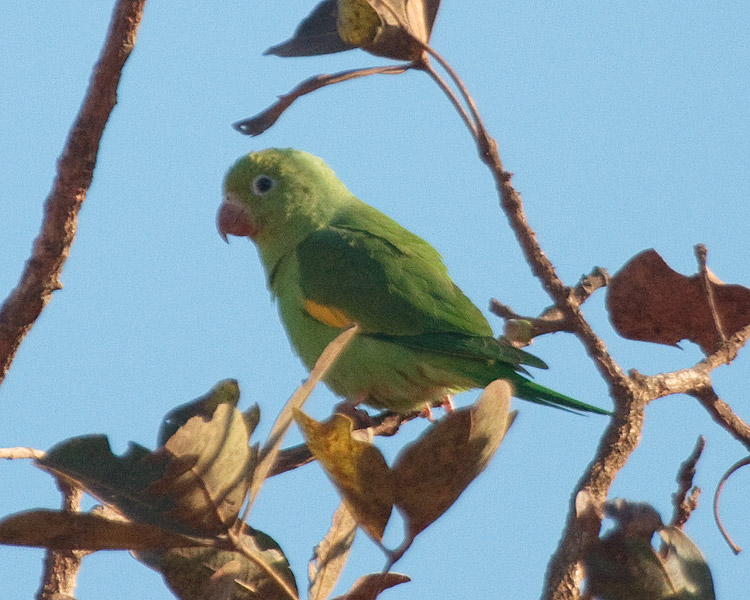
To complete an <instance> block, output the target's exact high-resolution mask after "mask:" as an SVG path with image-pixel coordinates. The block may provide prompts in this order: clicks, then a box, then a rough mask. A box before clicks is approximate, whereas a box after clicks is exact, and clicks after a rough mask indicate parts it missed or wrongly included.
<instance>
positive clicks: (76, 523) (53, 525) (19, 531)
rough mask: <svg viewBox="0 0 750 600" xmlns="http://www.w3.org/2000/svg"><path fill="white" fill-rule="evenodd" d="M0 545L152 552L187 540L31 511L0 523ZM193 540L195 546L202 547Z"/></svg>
mask: <svg viewBox="0 0 750 600" xmlns="http://www.w3.org/2000/svg"><path fill="white" fill-rule="evenodd" d="M0 543H2V544H8V545H11V546H35V547H40V548H50V549H52V550H89V551H92V552H93V551H96V550H151V549H154V548H171V547H174V546H178V545H187V544H189V543H191V542H190V540H189V539H187V538H185V537H184V536H182V535H179V534H176V533H172V532H169V531H165V530H164V529H161V528H159V527H156V526H154V525H146V524H143V523H132V522H129V521H113V520H111V519H106V518H104V517H99V516H96V515H91V514H86V513H76V512H63V511H56V510H30V511H26V512H21V513H16V514H14V515H10V516H9V517H6V518H5V519H3V520H2V521H0ZM203 543H205V541H203V542H201V541H200V540H196V544H198V545H202V544H203Z"/></svg>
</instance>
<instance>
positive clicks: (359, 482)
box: [294, 410, 393, 541]
mask: <svg viewBox="0 0 750 600" xmlns="http://www.w3.org/2000/svg"><path fill="white" fill-rule="evenodd" d="M294 419H295V421H296V422H297V425H299V428H300V429H301V430H302V434H303V435H304V437H305V441H306V442H307V447H308V448H309V449H310V452H312V454H313V456H315V458H316V459H317V460H318V462H319V463H320V465H321V466H322V467H323V469H324V470H325V472H326V473H327V474H328V477H330V479H331V481H332V482H333V484H334V485H335V486H336V488H337V489H338V490H339V493H340V494H341V497H342V499H343V500H344V502H345V503H346V505H347V507H348V508H349V510H350V511H351V512H352V515H354V518H355V519H356V520H357V523H358V524H359V526H360V527H362V529H363V530H364V531H365V533H367V535H369V536H370V537H372V538H374V539H376V540H378V541H380V540H381V539H382V537H383V531H385V526H386V524H387V523H388V519H389V518H390V516H391V510H392V508H393V484H392V481H391V473H390V470H389V469H388V465H387V464H386V462H385V459H384V458H383V455H382V454H381V453H380V451H379V450H378V449H377V448H376V447H375V446H373V445H372V444H370V443H368V442H363V441H360V440H355V439H353V438H352V420H351V419H350V418H349V417H346V416H344V415H340V414H335V415H333V416H332V417H331V418H330V419H329V420H328V421H326V422H324V423H320V422H318V421H316V420H315V419H313V418H311V417H308V416H307V415H306V414H305V413H304V412H302V411H301V410H295V411H294Z"/></svg>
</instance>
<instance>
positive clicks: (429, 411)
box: [419, 404, 435, 423]
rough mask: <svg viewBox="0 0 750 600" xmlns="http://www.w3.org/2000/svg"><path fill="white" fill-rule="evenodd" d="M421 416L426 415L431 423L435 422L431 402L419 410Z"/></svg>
mask: <svg viewBox="0 0 750 600" xmlns="http://www.w3.org/2000/svg"><path fill="white" fill-rule="evenodd" d="M419 416H420V417H424V418H425V419H427V420H428V421H429V422H430V423H434V422H435V417H433V416H432V407H431V406H430V405H429V404H425V405H424V407H423V408H422V410H420V411H419Z"/></svg>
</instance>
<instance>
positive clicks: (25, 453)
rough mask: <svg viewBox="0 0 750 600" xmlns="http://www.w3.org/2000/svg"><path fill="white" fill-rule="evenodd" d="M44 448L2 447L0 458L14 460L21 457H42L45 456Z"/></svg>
mask: <svg viewBox="0 0 750 600" xmlns="http://www.w3.org/2000/svg"><path fill="white" fill-rule="evenodd" d="M44 454H45V452H44V450H37V449H36V448H24V447H21V446H19V447H17V448H0V459H3V458H4V459H6V460H14V459H19V458H33V459H37V458H42V457H43V456H44Z"/></svg>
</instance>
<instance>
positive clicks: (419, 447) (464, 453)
mask: <svg viewBox="0 0 750 600" xmlns="http://www.w3.org/2000/svg"><path fill="white" fill-rule="evenodd" d="M510 396H511V388H510V385H509V384H508V383H507V382H505V381H501V380H498V381H493V382H492V383H491V384H490V385H488V386H487V388H486V389H485V390H484V392H483V393H482V395H481V396H480V397H479V399H478V400H477V402H476V404H475V405H474V406H470V407H466V408H462V409H459V410H455V411H453V412H451V413H448V414H447V415H446V416H445V417H443V418H442V419H440V420H439V421H438V422H436V423H435V424H433V425H432V426H431V427H430V428H429V429H428V430H427V431H426V432H425V434H424V435H422V437H421V438H419V439H418V440H417V441H416V442H414V443H413V444H411V445H409V446H407V447H406V448H405V449H404V450H403V451H402V452H401V454H400V455H399V457H398V458H397V460H396V464H395V466H394V467H393V476H394V491H395V496H396V498H395V503H396V505H397V506H398V507H399V508H400V509H401V511H402V512H403V514H404V517H405V518H406V521H407V523H408V530H409V538H411V539H413V538H414V536H416V535H417V534H419V533H420V532H421V531H423V530H424V529H425V528H426V527H427V526H428V525H430V524H431V523H432V522H433V521H435V519H437V518H438V517H439V516H440V515H442V514H443V513H444V512H445V511H446V510H448V508H449V507H450V506H451V505H452V504H453V503H454V502H455V501H456V499H457V498H458V497H459V496H460V495H461V493H462V492H463V491H464V490H465V489H466V487H467V486H468V485H469V484H470V483H471V482H472V481H473V480H474V478H475V477H476V476H477V475H479V473H481V472H482V471H483V470H484V469H485V467H486V466H487V465H488V464H489V461H490V459H491V458H492V457H493V456H494V454H495V452H496V451H497V449H498V447H499V446H500V442H501V441H502V439H503V437H504V435H505V432H506V431H507V429H508V427H510V424H511V423H512V422H513V418H514V417H515V413H513V414H511V415H509V414H508V407H509V405H510Z"/></svg>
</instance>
